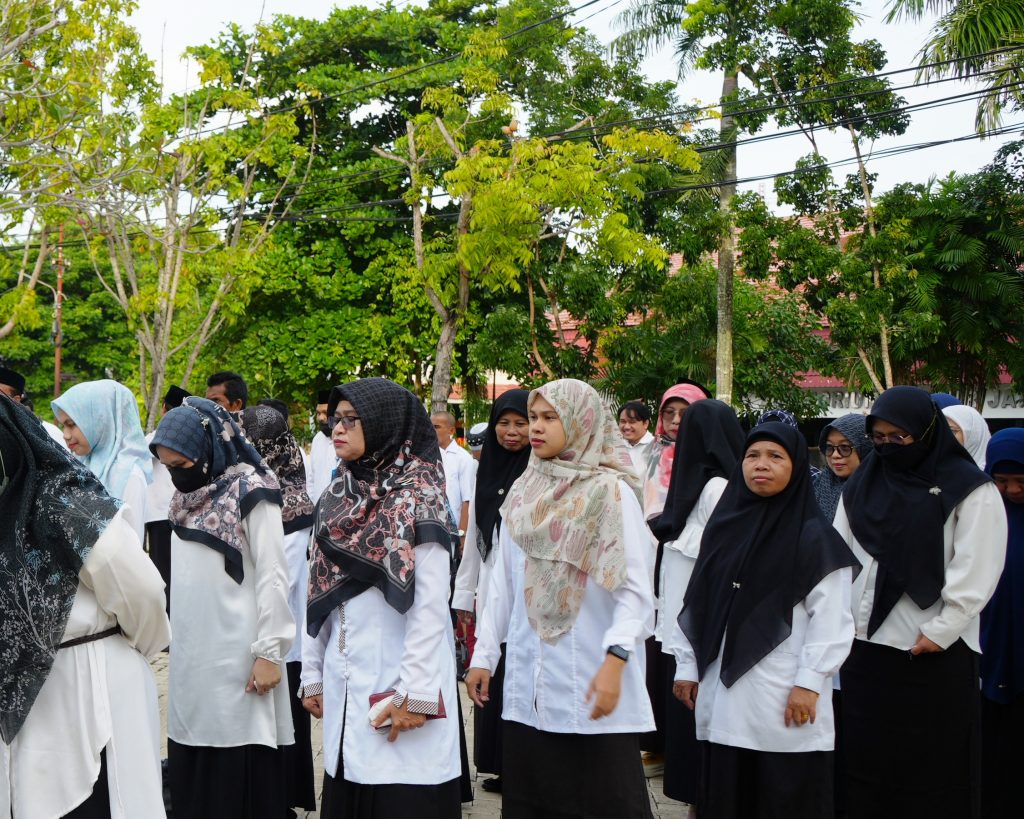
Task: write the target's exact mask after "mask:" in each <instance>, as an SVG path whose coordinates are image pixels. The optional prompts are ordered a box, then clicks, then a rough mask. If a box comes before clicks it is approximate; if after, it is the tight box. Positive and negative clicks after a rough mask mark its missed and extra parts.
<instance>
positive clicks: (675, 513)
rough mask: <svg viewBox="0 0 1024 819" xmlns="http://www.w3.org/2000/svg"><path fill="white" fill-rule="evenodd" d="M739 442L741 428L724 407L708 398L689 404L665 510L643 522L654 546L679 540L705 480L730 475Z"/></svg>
mask: <svg viewBox="0 0 1024 819" xmlns="http://www.w3.org/2000/svg"><path fill="white" fill-rule="evenodd" d="M743 439H744V434H743V428H742V427H741V426H740V422H739V420H738V419H737V418H736V413H735V412H734V411H733V409H732V407H730V406H729V405H728V404H724V403H722V402H721V401H716V400H714V399H710V398H709V399H707V400H705V401H695V402H694V403H693V404H691V405H690V408H689V409H687V410H686V413H685V414H684V415H683V420H682V422H681V423H680V425H679V434H678V435H677V436H676V444H675V447H676V453H675V458H674V459H673V461H672V480H671V482H670V483H669V485H668V495H667V496H666V498H665V508H664V509H663V510H662V513H661V514H660V515H657V516H656V517H653V518H651V519H650V520H649V521H648V522H647V524H648V526H650V527H651V531H652V532H653V533H654V536H655V537H656V538H657V539H658V543H668V542H670V541H673V540H677V539H678V538H679V535H680V534H681V533H682V531H683V528H684V527H685V526H686V519H687V518H688V517H689V515H690V512H691V511H692V510H693V507H694V506H696V504H697V501H698V500H699V499H700V493H701V492H703V491H704V487H705V486H706V485H707V482H708V481H710V480H711V479H712V478H728V477H729V476H730V475H732V473H733V470H734V469H735V468H736V462H737V461H738V460H739V459H740V455H741V454H742V452H743Z"/></svg>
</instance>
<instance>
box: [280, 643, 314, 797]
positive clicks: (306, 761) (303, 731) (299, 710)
mask: <svg viewBox="0 0 1024 819" xmlns="http://www.w3.org/2000/svg"><path fill="white" fill-rule="evenodd" d="M286 667H287V671H288V703H289V704H290V705H291V709H292V726H293V727H294V729H295V744H294V745H285V746H284V747H282V748H281V753H282V754H283V755H284V776H285V795H286V797H285V798H286V804H287V806H288V807H289V808H302V809H304V810H316V785H315V784H314V781H313V744H312V739H311V737H310V715H309V711H307V710H306V709H305V708H303V707H302V700H300V699H299V698H298V693H299V681H300V679H301V677H302V663H299V662H294V663H287V665H286Z"/></svg>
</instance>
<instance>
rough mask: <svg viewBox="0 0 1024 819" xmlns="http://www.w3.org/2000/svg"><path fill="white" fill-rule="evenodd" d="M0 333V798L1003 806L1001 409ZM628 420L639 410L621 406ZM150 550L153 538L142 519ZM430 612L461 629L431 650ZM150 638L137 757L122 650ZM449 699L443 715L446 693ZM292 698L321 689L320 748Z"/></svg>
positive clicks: (1012, 432) (1008, 518) (1011, 503)
mask: <svg viewBox="0 0 1024 819" xmlns="http://www.w3.org/2000/svg"><path fill="white" fill-rule="evenodd" d="M24 397H25V380H24V378H23V377H22V376H21V375H19V374H18V373H15V372H12V371H10V370H7V369H3V368H0V510H2V511H3V517H4V520H5V521H7V526H5V527H4V528H3V530H2V531H3V535H2V544H0V735H2V736H0V738H2V742H0V815H4V816H11V817H12V819H23V818H24V819H35V818H36V817H46V818H49V817H73V819H94V817H102V818H103V819H107V818H108V817H111V818H112V819H113V818H116V817H128V818H129V819H136V817H146V818H147V819H148V817H162V816H164V815H173V816H175V817H184V819H193V817H194V818H195V819H198V817H212V816H216V817H225V818H226V819H231V818H232V817H236V818H237V819H247V818H248V817H257V818H258V819H262V817H266V818H267V819H281V817H282V816H283V817H287V816H294V815H295V811H297V810H301V811H312V810H315V809H316V806H317V798H316V793H317V788H318V785H322V797H321V800H320V815H321V816H323V817H327V818H328V819H341V818H342V817H344V819H349V818H350V817H358V818H359V819H392V818H393V817H405V816H409V817H412V816H416V817H427V819H432V818H433V817H437V819H455V817H458V816H460V815H461V812H462V808H461V806H462V804H463V803H465V802H467V801H470V800H471V799H472V783H471V781H470V771H471V768H470V765H469V757H470V752H471V755H472V759H473V762H474V765H475V768H476V770H477V771H478V772H480V773H481V774H485V775H486V778H484V779H482V780H481V781H480V786H481V787H483V788H484V789H486V790H489V791H495V792H499V793H501V798H502V813H503V816H505V817H508V819H520V818H522V819H526V818H535V819H541V818H542V817H550V818H551V819H569V818H570V817H581V818H582V817H608V819H613V818H614V819H630V817H637V818H638V819H643V818H644V817H652V815H653V814H652V810H651V805H650V799H649V796H648V785H647V781H648V779H649V778H650V777H652V776H655V775H658V774H663V782H664V791H665V794H666V795H667V796H669V797H671V798H673V799H678V800H680V801H683V802H686V803H688V805H689V806H690V808H689V810H690V813H691V816H694V817H697V816H699V817H701V819H748V818H749V819H762V817H763V818H764V819H769V818H770V817H772V818H773V817H780V819H781V818H782V817H786V819H831V817H840V816H846V817H851V819H868V818H869V817H870V818H871V819H875V818H876V817H885V816H893V817H900V818H901V819H915V817H921V819H925V817H927V818H928V819H933V817H935V816H938V815H943V816H955V817H965V818H967V817H970V818H971V819H977V818H978V817H985V819H1002V817H1009V816H1011V815H1014V816H1015V815H1016V810H1019V808H1017V809H1015V808H1014V807H1013V791H1014V787H1013V786H1014V781H1013V778H1012V777H1013V774H1014V772H1015V771H1016V767H1017V766H1016V765H1015V761H1016V760H1017V759H1018V758H1019V751H1018V747H1019V743H1020V740H1021V738H1022V737H1024V733H1022V731H1024V725H1022V713H1024V644H1022V641H1024V605H1022V602H1021V601H1022V599H1024V598H1022V595H1024V540H1022V539H1024V429H1018V428H1011V429H1004V430H1001V431H999V432H997V433H996V434H995V435H990V433H989V429H988V426H987V424H986V423H985V421H984V419H983V418H982V417H981V415H980V414H978V413H977V412H976V411H975V410H973V409H971V408H970V407H966V406H963V405H961V404H960V403H959V402H957V401H956V399H954V398H952V397H951V396H946V395H944V394H929V393H928V392H927V391H925V390H923V389H921V388H918V387H893V388H891V389H889V390H886V391H885V392H883V393H882V394H881V395H879V396H878V398H877V399H876V401H875V402H874V405H873V407H872V409H871V411H870V413H869V414H868V415H866V416H865V415H856V414H852V415H846V416H842V417H840V418H837V419H835V420H834V421H832V422H831V423H829V424H828V425H826V426H825V427H824V429H823V430H822V431H821V435H820V438H819V440H818V441H817V450H818V452H819V453H820V455H821V459H822V460H821V463H822V464H823V466H821V467H815V466H813V465H812V462H811V461H812V459H811V457H810V456H811V450H810V448H809V446H808V442H807V440H806V439H805V437H804V435H803V433H802V432H801V431H800V429H799V427H798V424H797V421H796V419H795V418H794V417H793V416H792V415H790V414H789V413H787V412H786V411H784V410H769V411H767V412H765V413H763V414H762V415H761V417H760V418H758V419H757V421H756V423H754V424H753V425H751V426H750V427H749V429H745V428H744V425H743V423H741V419H740V418H739V417H737V415H736V413H735V411H734V410H733V409H732V408H731V407H730V406H728V405H727V404H724V403H722V402H720V401H717V400H715V399H714V398H713V397H712V395H711V393H710V392H709V391H708V390H707V389H705V388H704V387H702V386H701V385H699V384H696V383H693V382H690V381H682V382H680V383H678V384H675V385H673V386H671V387H670V388H669V389H667V390H666V391H665V393H664V395H663V396H662V398H661V401H660V403H659V404H658V405H657V407H656V414H654V415H653V417H652V411H651V410H652V409H655V408H654V407H652V406H649V405H648V403H647V402H646V401H644V400H635V401H629V402H627V403H625V404H624V405H623V406H621V407H619V408H618V412H617V413H615V412H613V411H612V408H609V407H608V406H607V404H606V402H605V401H604V399H602V397H601V395H600V394H599V393H598V392H597V391H596V390H595V389H594V388H593V387H591V386H590V385H588V384H586V383H584V382H581V381H577V380H573V379H561V380H556V381H551V382H549V383H547V384H544V385H543V386H541V387H538V388H537V389H534V390H532V391H529V392H528V391H526V390H519V389H515V390H510V391H508V392H506V393H504V394H503V395H501V396H499V397H498V398H497V399H496V400H495V401H494V403H493V406H492V408H491V412H490V417H489V419H488V421H487V423H486V424H480V425H476V426H474V427H473V428H471V429H469V430H466V433H467V444H468V445H469V447H470V450H471V451H472V454H470V452H469V451H467V450H466V449H465V448H463V447H462V446H461V445H460V444H459V442H458V440H457V439H456V419H455V418H454V417H453V416H452V415H451V414H449V413H447V412H440V413H434V414H433V415H430V414H428V413H427V411H426V410H425V409H424V406H423V403H422V402H421V401H420V399H419V398H417V397H416V396H415V395H414V394H413V393H411V392H410V391H408V390H407V389H405V388H403V387H402V386H400V385H398V384H396V383H394V382H392V381H389V380H387V379H383V378H363V379H359V380H355V381H351V382H349V383H345V384H342V385H340V386H337V387H334V388H332V389H329V390H323V391H321V392H320V393H318V394H317V396H316V404H315V416H314V417H315V421H316V424H317V427H318V431H317V433H316V434H315V435H314V438H313V441H312V444H311V447H310V451H309V454H308V455H307V454H306V452H305V451H304V449H303V448H302V447H301V446H300V445H299V443H298V441H297V440H296V438H295V436H294V434H293V433H292V431H291V427H290V419H289V417H288V407H287V405H285V404H284V403H282V402H280V401H276V400H274V399H264V400H262V401H260V402H259V403H256V404H252V403H250V401H249V395H248V389H247V386H246V384H245V381H244V379H242V378H241V376H239V375H238V374H236V373H234V372H230V371H224V372H219V373H214V374H213V375H211V376H210V377H209V379H208V380H207V386H206V392H205V396H204V397H200V396H192V395H189V394H188V393H187V392H186V391H185V390H183V389H181V388H179V387H172V388H171V389H170V390H169V391H168V393H167V395H166V397H165V401H164V414H163V416H162V418H161V419H160V422H159V424H158V425H157V427H156V429H155V431H154V432H153V433H151V434H150V435H149V436H145V435H144V434H143V430H142V426H141V422H140V418H139V412H138V404H137V402H136V400H135V397H134V396H133V394H132V392H131V391H130V390H129V389H128V388H127V387H125V386H123V385H121V384H119V383H117V382H115V381H111V380H101V381H95V382H87V383H82V384H78V385H76V386H74V387H72V388H71V389H69V390H68V391H67V392H66V393H64V395H62V396H61V397H60V398H58V399H55V400H54V401H53V402H52V409H53V413H54V417H55V419H56V420H57V423H58V425H59V427H60V430H59V431H58V430H55V429H54V428H52V425H51V427H50V428H47V427H46V426H44V424H43V422H41V421H40V420H39V419H38V418H37V417H36V416H35V415H34V414H33V413H32V412H30V411H29V410H28V409H26V408H25V407H24V406H22V405H21V401H22V399H23V398H24ZM652 421H653V422H654V430H653V432H652V431H651V425H652ZM147 551H148V556H147V554H146V553H147ZM460 647H462V648H464V649H465V654H464V655H460V651H459V649H460ZM165 650H166V651H169V658H168V666H169V678H168V688H167V709H166V710H167V713H166V725H167V758H166V759H165V760H161V753H160V744H161V743H160V731H161V729H160V725H161V718H160V713H159V709H158V706H157V693H156V686H155V681H154V677H153V673H152V671H151V669H150V665H149V662H148V661H149V660H151V659H152V658H154V657H155V656H156V655H158V654H159V653H160V652H161V651H165ZM460 678H464V682H465V686H466V690H467V693H468V695H469V698H470V699H471V700H472V702H473V714H472V719H473V722H474V742H473V747H472V748H471V749H468V748H467V746H466V733H465V731H464V723H463V718H462V707H461V702H460V696H459V692H458V680H459V679H460ZM311 718H316V719H319V720H321V721H322V727H323V752H324V778H323V782H322V783H316V782H315V781H314V769H313V756H312V748H311V740H310V734H311V724H310V720H311Z"/></svg>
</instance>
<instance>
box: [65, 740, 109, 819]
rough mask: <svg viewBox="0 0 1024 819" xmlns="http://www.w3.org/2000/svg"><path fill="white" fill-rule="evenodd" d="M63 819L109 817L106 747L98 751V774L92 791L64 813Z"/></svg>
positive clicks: (101, 818)
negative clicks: (69, 811) (87, 796)
mask: <svg viewBox="0 0 1024 819" xmlns="http://www.w3.org/2000/svg"><path fill="white" fill-rule="evenodd" d="M63 819H110V789H109V788H108V786H107V749H106V748H104V749H103V750H102V751H100V775H99V776H98V777H96V781H95V782H94V783H93V786H92V793H91V794H89V798H88V799H86V800H85V801H84V802H83V803H82V804H81V805H79V806H78V807H77V808H75V809H74V810H72V811H71V813H65V814H64V816H63Z"/></svg>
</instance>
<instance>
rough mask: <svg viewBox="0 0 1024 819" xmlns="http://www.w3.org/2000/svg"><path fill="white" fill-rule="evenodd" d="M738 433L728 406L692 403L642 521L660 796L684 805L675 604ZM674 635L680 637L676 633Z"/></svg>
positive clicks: (686, 746) (690, 774) (689, 747)
mask: <svg viewBox="0 0 1024 819" xmlns="http://www.w3.org/2000/svg"><path fill="white" fill-rule="evenodd" d="M744 437H745V436H744V434H743V429H742V427H740V422H739V420H738V419H737V418H736V413H735V412H734V411H733V409H732V407H730V406H729V405H728V404H724V403H722V402H721V401H714V400H711V399H708V400H705V401H697V402H695V403H694V404H693V406H691V407H690V408H689V409H688V410H687V411H686V414H685V415H684V416H683V420H682V423H681V424H680V425H679V435H678V437H677V439H676V453H675V458H674V460H673V462H672V480H671V483H670V484H669V488H668V496H667V498H666V500H665V508H664V510H663V511H662V513H661V514H660V515H658V516H657V517H654V518H652V519H651V520H649V521H648V525H649V526H650V528H651V531H652V532H653V533H654V536H655V537H656V538H657V539H658V542H659V544H661V546H662V560H661V565H660V578H659V586H658V588H659V590H660V594H659V596H658V609H659V610H658V621H657V626H656V627H655V639H656V640H657V641H658V642H659V643H660V644H661V647H662V651H663V652H664V653H665V654H667V655H669V658H668V662H667V663H666V665H667V668H666V673H665V675H664V677H663V681H662V685H663V690H662V691H661V692H659V694H660V696H661V698H662V699H663V700H664V701H665V714H664V727H665V774H664V790H665V795H666V796H668V797H669V798H671V799H678V800H679V801H681V802H687V803H689V804H690V805H694V804H696V801H697V773H698V771H699V768H700V756H699V749H698V745H697V735H696V727H695V725H694V721H693V713H692V712H691V711H690V710H689V709H688V708H686V707H685V706H684V705H683V704H682V703H681V702H680V701H679V700H678V699H676V697H675V696H674V695H673V693H672V682H673V680H674V679H675V661H674V660H673V659H671V657H672V650H673V647H674V646H675V645H677V643H678V640H677V639H675V637H676V634H675V632H678V630H679V627H678V625H677V623H676V620H677V618H678V617H679V612H680V611H681V610H682V608H683V597H684V595H685V594H686V587H687V585H689V582H690V575H691V574H692V573H693V566H694V562H695V561H696V559H697V555H698V554H699V552H700V541H701V536H702V535H703V533H704V527H705V526H706V525H707V522H708V519H709V518H710V517H711V513H712V512H713V511H714V509H715V506H716V504H717V503H718V501H719V499H720V498H721V497H722V493H723V492H724V491H725V487H726V485H727V484H728V482H729V476H730V475H731V474H732V472H733V470H734V469H735V468H736V464H737V462H738V461H739V459H740V455H741V454H742V452H743V440H744ZM680 634H681V632H680Z"/></svg>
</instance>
